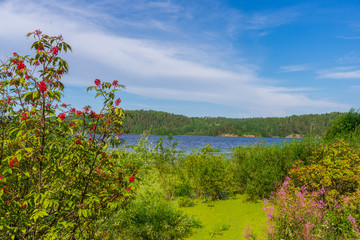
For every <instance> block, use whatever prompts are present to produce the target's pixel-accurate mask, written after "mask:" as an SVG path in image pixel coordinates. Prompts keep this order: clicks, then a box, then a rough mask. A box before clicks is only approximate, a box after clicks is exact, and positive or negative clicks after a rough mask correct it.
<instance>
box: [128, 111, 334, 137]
mask: <svg viewBox="0 0 360 240" xmlns="http://www.w3.org/2000/svg"><path fill="white" fill-rule="evenodd" d="M129 112H130V113H131V114H132V115H133V118H127V119H126V122H125V129H126V130H127V131H129V132H131V133H136V134H141V133H142V132H143V131H149V133H150V134H155V135H168V134H174V135H197V136H219V135H222V134H234V135H238V136H243V135H249V134H251V135H255V136H259V137H272V136H278V137H286V136H289V135H292V134H300V135H302V136H305V135H308V134H311V135H317V136H322V135H323V134H324V133H325V131H326V130H327V128H328V127H329V125H330V122H331V121H332V120H333V119H335V118H336V117H338V116H339V115H340V113H328V114H309V115H301V116H295V115H294V116H290V117H284V118H275V117H272V118H247V119H234V118H223V117H216V118H211V117H203V118H200V117H191V118H190V117H186V116H182V115H175V114H170V113H165V112H158V111H144V110H137V111H129Z"/></svg>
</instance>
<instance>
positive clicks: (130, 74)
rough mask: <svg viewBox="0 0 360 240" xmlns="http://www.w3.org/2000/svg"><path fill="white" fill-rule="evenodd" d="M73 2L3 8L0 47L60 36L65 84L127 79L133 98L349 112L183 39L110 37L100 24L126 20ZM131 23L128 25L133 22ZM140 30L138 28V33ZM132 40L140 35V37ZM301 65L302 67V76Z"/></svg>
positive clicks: (269, 110)
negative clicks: (30, 36)
mask: <svg viewBox="0 0 360 240" xmlns="http://www.w3.org/2000/svg"><path fill="white" fill-rule="evenodd" d="M75 3H76V2H72V1H63V2H62V3H61V4H60V3H59V2H57V1H41V2H40V3H37V2H36V1H31V0H27V1H21V0H14V1H10V0H9V1H4V2H2V3H0V16H1V21H2V22H5V21H6V22H7V24H1V25H0V31H1V32H3V33H7V34H2V35H1V36H0V45H2V46H7V48H16V49H17V48H18V47H19V46H23V45H24V43H26V44H27V46H28V45H30V44H29V41H27V40H20V42H16V41H12V39H19V38H20V39H23V38H24V37H23V36H24V35H25V33H27V32H29V31H32V30H35V29H37V28H40V29H41V30H43V31H44V32H46V33H48V34H56V35H57V34H60V33H61V34H63V36H64V38H65V40H66V41H67V42H69V43H70V45H71V46H72V47H73V50H74V52H73V53H72V54H70V55H69V57H68V56H67V57H66V58H69V63H70V75H69V76H67V77H65V78H64V80H65V83H67V84H69V85H78V86H87V85H89V84H92V82H93V79H95V78H100V79H107V80H109V81H111V80H113V79H118V80H120V81H121V82H124V83H125V85H126V86H127V91H129V92H130V93H133V94H137V95H141V96H147V97H151V98H160V99H164V100H166V99H172V100H179V101H198V102H205V103H214V104H220V105H224V106H233V107H236V108H238V109H239V111H240V110H246V111H247V112H250V113H251V114H252V115H258V116H259V115H262V116H277V115H287V113H289V112H293V111H295V110H296V109H297V108H308V110H309V112H316V111H318V109H327V111H332V110H334V109H336V110H339V109H348V107H347V106H345V105H341V104H337V103H333V102H331V101H325V100H314V99H311V98H309V97H308V96H306V95H305V94H303V93H301V92H303V91H304V90H305V89H296V88H295V89H290V88H286V87H274V86H265V85H263V84H260V83H261V82H265V81H266V79H263V78H261V77H259V76H258V74H257V72H256V69H257V68H256V67H253V66H252V65H251V64H246V63H244V64H242V66H241V67H239V66H234V65H227V66H226V67H224V63H222V62H221V59H220V61H219V60H218V57H217V56H214V55H213V52H207V51H202V50H201V49H200V50H199V49H198V48H197V45H196V44H194V41H193V40H190V41H189V42H188V43H186V42H183V40H182V42H181V43H180V44H179V43H178V42H176V41H175V40H173V44H171V43H172V42H171V41H169V40H168V41H164V40H163V39H161V38H159V39H157V38H156V36H152V37H151V38H146V37H145V36H142V37H135V36H133V37H130V36H129V34H127V36H125V35H124V34H122V32H109V30H108V29H107V28H106V26H105V25H104V22H102V19H106V22H105V23H107V22H108V21H111V20H114V21H116V22H121V21H122V20H123V19H122V18H121V16H120V17H117V18H115V16H112V15H107V14H106V13H104V12H101V11H100V12H98V11H95V10H94V9H96V8H95V7H92V6H91V5H88V6H86V8H80V7H79V6H78V5H76V4H75ZM106 3H111V1H110V2H109V1H107V2H106ZM127 7H129V5H127ZM136 7H137V8H139V7H141V6H136ZM152 7H155V8H156V7H157V8H161V9H167V10H168V11H170V12H172V13H176V12H177V11H179V9H178V8H176V7H174V6H172V5H171V6H170V5H169V4H164V3H163V2H153V6H152ZM100 9H101V8H100ZM125 9H126V6H125ZM133 10H134V11H136V9H133ZM113 11H115V9H113ZM121 11H124V10H121ZM164 11H165V10H164ZM122 13H123V12H122ZM289 14H290V15H291V16H292V15H294V14H293V13H289ZM149 19H150V20H152V22H151V21H150V23H151V24H152V25H154V24H155V25H158V28H159V29H166V27H165V26H163V25H162V22H159V21H158V20H154V19H153V18H152V17H149ZM267 19H268V17H267ZM267 19H266V18H265V19H264V16H262V17H261V16H254V19H253V21H252V23H251V24H252V26H253V27H252V28H256V29H261V28H265V27H266V26H267V25H269V24H270V25H273V26H276V25H278V24H282V20H281V19H280V18H279V19H278V20H274V22H272V23H271V22H270V23H267V21H268V20H267ZM143 20H144V19H143ZM126 21H127V22H129V21H130V22H131V19H126ZM136 22H137V21H135V23H136ZM143 27H144V26H141V29H142V28H143ZM134 31H136V29H134ZM182 34H186V32H183V33H182ZM133 35H137V34H136V32H135V33H134V34H133ZM20 43H21V44H20ZM198 44H199V43H198ZM204 44H206V42H205V43H204ZM0 50H3V49H1V48H0ZM3 51H4V50H3ZM193 53H197V54H199V55H200V56H202V58H203V60H202V61H201V60H200V59H199V58H196V57H195V58H196V60H197V61H195V60H194V56H193V55H192V54H193ZM215 55H216V54H215ZM300 66H301V65H297V70H298V71H299V69H300ZM291 67H292V68H291ZM303 67H304V66H303ZM284 69H286V66H285V67H284ZM291 69H292V71H294V70H296V66H287V70H288V71H290V70H291ZM294 92H296V93H294Z"/></svg>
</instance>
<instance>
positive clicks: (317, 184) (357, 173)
mask: <svg viewBox="0 0 360 240" xmlns="http://www.w3.org/2000/svg"><path fill="white" fill-rule="evenodd" d="M289 173H290V174H291V176H292V179H293V182H294V184H295V186H297V187H299V186H303V185H304V186H306V187H307V188H308V189H309V190H310V191H314V190H316V189H321V188H322V189H324V190H325V192H326V196H327V197H329V198H330V199H328V200H329V201H333V200H334V199H337V198H338V197H339V196H340V195H349V194H352V193H355V192H356V191H357V189H358V188H359V184H360V157H359V156H358V155H357V154H356V153H355V152H354V150H353V149H352V148H350V146H349V143H346V142H344V141H343V140H339V141H338V142H335V143H333V144H329V145H325V146H323V147H319V148H318V149H317V150H316V151H315V152H314V154H313V156H312V158H311V162H309V163H308V164H306V163H304V161H301V160H297V161H295V162H294V165H293V168H292V169H291V170H290V172H289Z"/></svg>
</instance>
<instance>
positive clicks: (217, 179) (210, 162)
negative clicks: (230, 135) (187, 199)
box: [180, 145, 234, 200]
mask: <svg viewBox="0 0 360 240" xmlns="http://www.w3.org/2000/svg"><path fill="white" fill-rule="evenodd" d="M230 167H231V164H230V161H228V160H227V159H225V157H224V156H223V155H216V154H215V153H214V149H213V148H211V147H210V146H209V145H207V146H205V147H204V148H202V149H201V150H200V151H199V152H195V151H193V152H191V153H190V154H189V155H188V156H187V157H186V158H185V159H184V160H183V162H182V163H181V164H180V168H181V169H182V171H183V174H184V175H183V176H184V177H185V179H188V180H189V181H190V184H191V187H192V190H193V191H194V193H195V195H196V196H197V197H205V198H208V197H210V198H211V199H212V200H215V199H224V198H226V197H227V195H228V194H231V193H232V192H233V187H232V186H233V184H234V181H233V176H232V171H231V169H230Z"/></svg>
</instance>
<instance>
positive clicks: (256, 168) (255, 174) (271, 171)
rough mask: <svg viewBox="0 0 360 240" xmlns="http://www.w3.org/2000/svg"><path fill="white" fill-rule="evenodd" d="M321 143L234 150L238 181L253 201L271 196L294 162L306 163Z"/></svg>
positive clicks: (296, 142)
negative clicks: (296, 160)
mask: <svg viewBox="0 0 360 240" xmlns="http://www.w3.org/2000/svg"><path fill="white" fill-rule="evenodd" d="M318 145H319V142H318V141H317V140H315V139H311V138H306V139H303V140H301V141H300V140H299V141H292V142H289V143H285V142H284V143H283V145H282V146H278V145H271V146H268V147H264V146H263V145H262V144H256V145H254V146H252V147H237V148H234V150H233V161H234V163H235V168H236V173H237V174H236V179H237V182H238V184H239V185H240V188H241V189H243V191H245V192H246V193H247V194H248V195H249V198H250V199H257V198H263V197H267V196H269V194H270V192H271V191H273V190H274V189H275V187H276V186H275V184H274V183H275V182H282V181H283V179H284V178H285V176H286V175H287V172H288V171H289V170H290V169H291V166H292V164H293V161H294V159H307V158H308V157H309V156H311V155H312V151H313V150H314V149H316V147H317V146H318Z"/></svg>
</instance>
